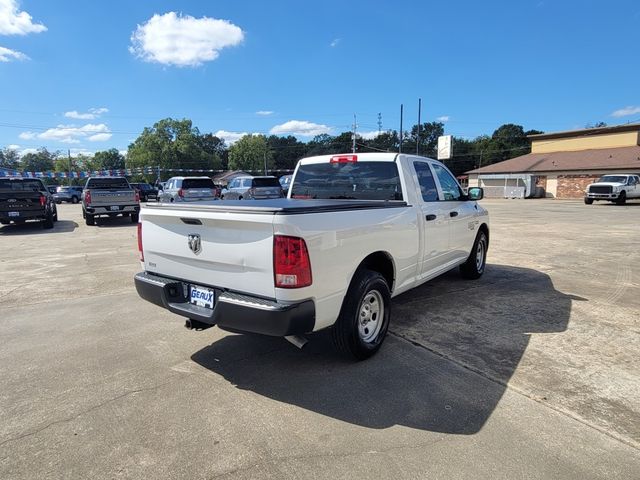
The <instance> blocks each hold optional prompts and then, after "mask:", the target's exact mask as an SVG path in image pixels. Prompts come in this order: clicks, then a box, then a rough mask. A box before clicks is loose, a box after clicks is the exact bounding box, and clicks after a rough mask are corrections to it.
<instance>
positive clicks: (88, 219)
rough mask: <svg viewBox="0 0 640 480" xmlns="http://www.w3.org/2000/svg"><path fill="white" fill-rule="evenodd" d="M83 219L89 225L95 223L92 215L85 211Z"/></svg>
mask: <svg viewBox="0 0 640 480" xmlns="http://www.w3.org/2000/svg"><path fill="white" fill-rule="evenodd" d="M84 221H85V223H86V224H87V225H89V226H91V225H95V224H96V220H95V218H94V216H93V215H91V214H89V213H85V217H84Z"/></svg>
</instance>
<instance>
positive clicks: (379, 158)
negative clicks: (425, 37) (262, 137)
mask: <svg viewBox="0 0 640 480" xmlns="http://www.w3.org/2000/svg"><path fill="white" fill-rule="evenodd" d="M482 195H483V192H482V189H480V188H470V189H469V192H468V193H467V194H465V193H464V192H463V191H462V189H461V188H460V186H459V184H458V182H457V181H456V179H455V177H454V176H453V175H452V174H451V173H450V172H449V171H448V170H447V168H446V167H445V166H444V165H443V164H441V163H440V162H437V161H435V160H431V159H428V158H424V157H418V156H412V155H405V154H395V153H365V154H343V155H326V156H319V157H312V158H307V159H303V160H300V161H299V162H298V165H297V167H296V170H295V172H294V176H293V180H292V183H291V187H290V188H289V193H288V198H286V199H276V200H263V201H245V200H243V201H236V202H234V201H225V202H207V203H199V204H188V205H187V204H180V205H176V204H147V205H146V206H144V207H143V208H142V211H141V214H140V223H139V224H138V246H139V250H140V255H141V262H142V267H143V269H144V271H143V272H141V273H138V274H137V275H136V276H135V285H136V289H137V291H138V293H139V295H140V296H141V297H142V298H144V299H146V300H148V301H150V302H152V303H154V304H156V305H159V306H161V307H164V308H166V309H168V310H170V311H172V312H174V313H176V314H178V315H182V316H184V317H187V319H188V320H187V323H186V324H187V327H189V328H195V329H205V328H208V327H211V326H213V325H218V327H220V328H222V329H225V330H229V331H234V332H253V333H260V334H266V335H275V336H283V337H287V338H288V339H290V340H291V341H292V342H293V343H297V344H300V343H302V344H303V343H304V337H302V335H304V334H305V333H310V332H315V331H318V330H321V329H325V328H329V327H331V328H332V336H333V339H334V342H335V344H336V346H337V347H338V348H339V350H341V351H343V352H345V353H348V354H351V355H352V356H354V357H355V358H357V359H365V358H367V357H369V356H371V355H373V354H374V353H375V352H376V351H377V350H378V349H379V348H380V346H381V344H382V342H383V340H384V338H385V335H386V333H387V329H388V327H389V320H390V311H391V298H392V297H394V296H396V295H399V294H401V293H403V292H406V291H407V290H409V289H411V288H413V287H416V286H418V285H420V284H422V283H424V282H426V281H428V280H430V279H432V278H434V277H436V276H438V275H441V274H443V273H445V272H447V271H449V270H451V269H452V268H455V267H460V271H461V273H462V276H463V277H465V278H470V279H477V278H479V277H480V276H481V275H482V273H483V272H484V269H485V262H486V255H487V249H488V247H489V216H488V212H487V211H486V210H485V209H484V208H483V207H481V206H480V205H479V204H478V203H477V200H480V199H482Z"/></svg>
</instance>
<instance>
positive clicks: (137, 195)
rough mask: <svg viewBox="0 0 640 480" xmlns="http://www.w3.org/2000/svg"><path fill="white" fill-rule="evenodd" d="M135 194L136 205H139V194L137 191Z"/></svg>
mask: <svg viewBox="0 0 640 480" xmlns="http://www.w3.org/2000/svg"><path fill="white" fill-rule="evenodd" d="M135 192H136V203H140V192H139V191H138V190H136V191H135Z"/></svg>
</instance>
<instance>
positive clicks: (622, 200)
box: [616, 192, 627, 205]
mask: <svg viewBox="0 0 640 480" xmlns="http://www.w3.org/2000/svg"><path fill="white" fill-rule="evenodd" d="M625 203H627V193H626V192H620V195H618V198H617V200H616V205H624V204H625Z"/></svg>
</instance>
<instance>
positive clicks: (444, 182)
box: [433, 163, 462, 201]
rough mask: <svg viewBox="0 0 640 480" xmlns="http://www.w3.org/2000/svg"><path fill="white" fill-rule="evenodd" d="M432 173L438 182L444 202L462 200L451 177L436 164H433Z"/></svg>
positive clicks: (460, 192)
mask: <svg viewBox="0 0 640 480" xmlns="http://www.w3.org/2000/svg"><path fill="white" fill-rule="evenodd" d="M433 171H434V172H436V176H437V177H438V180H439V181H440V187H441V188H442V194H443V195H444V199H445V201H447V200H448V201H455V200H462V191H461V190H460V186H459V185H458V182H457V181H456V179H455V178H453V175H451V174H450V173H449V172H448V171H447V170H446V169H445V168H443V167H442V166H441V165H438V164H437V163H434V164H433Z"/></svg>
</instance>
